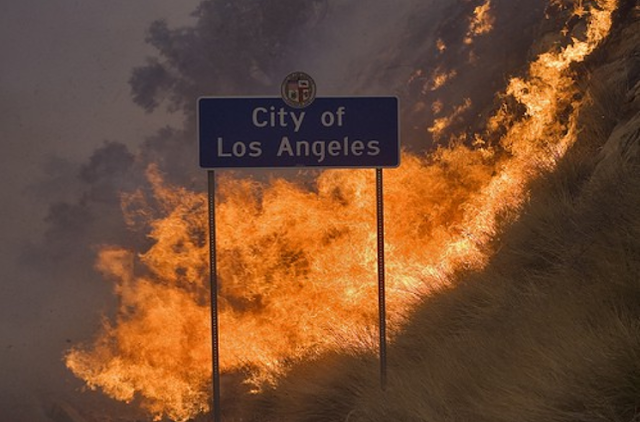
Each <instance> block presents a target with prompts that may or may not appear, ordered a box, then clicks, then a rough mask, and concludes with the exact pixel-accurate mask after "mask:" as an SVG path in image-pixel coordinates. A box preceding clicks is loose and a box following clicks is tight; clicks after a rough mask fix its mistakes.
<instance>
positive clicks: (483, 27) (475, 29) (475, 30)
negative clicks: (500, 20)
mask: <svg viewBox="0 0 640 422" xmlns="http://www.w3.org/2000/svg"><path fill="white" fill-rule="evenodd" d="M494 23H495V17H494V16H493V15H492V14H491V0H486V1H485V2H484V3H483V4H482V5H480V6H478V7H476V8H475V9H473V16H472V17H471V19H470V20H469V30H468V31H467V36H466V37H465V39H464V43H465V44H471V43H473V39H474V38H476V37H478V36H480V35H483V34H487V33H489V32H491V30H493V24H494Z"/></svg>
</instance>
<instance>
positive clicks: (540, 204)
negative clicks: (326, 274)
mask: <svg viewBox="0 0 640 422" xmlns="http://www.w3.org/2000/svg"><path fill="white" fill-rule="evenodd" d="M631 3H633V2H630V4H631ZM632 7H635V6H632ZM625 19H626V20H625V22H624V24H622V23H619V25H618V28H619V29H618V31H617V32H616V33H615V34H614V35H613V36H612V38H611V39H610V40H609V41H608V43H607V45H606V46H604V48H602V49H601V51H600V52H599V53H598V54H597V56H596V57H595V58H594V59H593V60H592V62H591V63H590V64H587V65H585V67H584V70H585V71H587V72H588V73H590V75H591V76H590V78H588V82H585V87H586V89H587V90H588V91H589V92H590V93H591V95H592V96H593V97H594V103H593V105H592V106H591V107H590V108H589V109H587V110H585V111H584V112H583V115H582V117H581V124H582V126H583V130H582V132H581V135H580V139H579V142H578V143H577V145H576V147H574V148H573V150H571V151H570V153H569V154H568V155H567V157H566V158H565V159H564V160H563V162H562V163H561V165H560V166H559V168H558V170H557V171H556V172H555V173H554V174H552V175H549V176H548V177H546V178H544V179H543V180H540V181H538V182H537V185H536V186H534V187H533V194H532V198H531V201H530V203H529V204H528V206H527V208H526V209H525V212H524V214H523V216H522V217H521V219H520V220H519V221H518V222H517V223H516V224H515V225H514V226H513V227H512V228H511V229H510V230H509V231H508V233H506V235H505V236H503V237H502V239H501V240H500V245H497V247H498V249H499V252H498V253H497V254H496V255H495V257H494V259H493V260H492V262H491V264H490V265H489V267H488V268H487V269H486V270H485V271H483V272H482V273H480V274H467V275H464V276H462V277H461V278H460V281H459V283H457V284H456V285H455V287H452V288H450V289H447V290H444V291H441V292H439V293H437V294H435V295H434V296H432V297H430V298H428V299H426V300H425V302H424V303H423V304H422V305H421V306H420V307H419V309H418V310H417V311H416V313H415V315H414V316H413V318H412V322H411V323H410V324H409V325H408V326H407V327H406V329H405V330H404V332H403V333H402V334H401V335H400V336H399V337H398V338H397V339H396V341H395V342H394V344H392V345H391V346H390V350H389V356H390V357H389V358H390V368H389V388H388V390H387V392H386V393H382V392H381V391H380V389H379V387H378V375H377V366H376V363H375V358H374V357H370V356H347V355H333V356H325V357H323V358H322V359H320V360H318V361H317V362H312V363H308V364H305V365H302V366H300V367H299V368H296V369H295V370H294V371H293V373H292V374H291V375H290V376H289V377H288V378H287V379H286V380H284V381H283V382H282V384H281V385H280V386H279V388H278V389H277V390H274V391H273V392H271V393H269V394H266V395H265V396H264V397H263V398H262V399H261V401H260V402H259V403H257V404H256V406H257V410H256V408H253V409H252V410H251V413H252V414H253V416H254V417H255V418H256V419H255V420H259V421H262V422H264V421H267V420H273V421H279V422H286V421H292V422H293V421H296V422H303V421H304V422H332V421H350V422H356V421H371V422H378V421H380V422H382V421H385V422H389V421H403V422H404V421H406V422H413V421H416V422H417V421H434V422H435V421H467V422H470V421H473V422H483V421H492V422H497V421H505V422H506V421H509V422H512V421H519V422H524V421H531V422H533V421H535V422H538V421H540V422H542V421H544V422H552V421H615V422H617V421H620V422H622V421H633V420H640V152H639V150H640V85H639V83H638V79H639V74H640V63H639V57H640V22H639V20H638V11H637V9H635V10H630V11H628V13H627V14H626V18H625ZM622 28H624V29H622ZM255 412H257V413H255ZM256 415H258V416H256ZM248 419H249V418H245V419H244V420H248Z"/></svg>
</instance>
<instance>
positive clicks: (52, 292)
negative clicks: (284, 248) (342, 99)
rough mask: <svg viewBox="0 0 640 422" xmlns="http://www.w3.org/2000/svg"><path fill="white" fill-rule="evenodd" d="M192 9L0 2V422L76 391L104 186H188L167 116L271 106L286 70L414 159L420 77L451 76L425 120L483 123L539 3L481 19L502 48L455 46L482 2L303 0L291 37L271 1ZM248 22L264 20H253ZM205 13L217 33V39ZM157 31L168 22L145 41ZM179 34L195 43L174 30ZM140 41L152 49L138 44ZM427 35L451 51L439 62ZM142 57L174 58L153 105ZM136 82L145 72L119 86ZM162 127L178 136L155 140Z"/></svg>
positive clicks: (167, 4)
mask: <svg viewBox="0 0 640 422" xmlns="http://www.w3.org/2000/svg"><path fill="white" fill-rule="evenodd" d="M200 2H201V1H200V0H186V1H180V2H177V1H172V0H153V1H152V0H148V1H121V0H109V1H106V0H83V1H71V0H55V1H43V0H23V1H19V2H18V1H9V0H0V139H2V146H3V150H2V155H1V157H2V158H1V160H2V167H1V168H2V176H3V182H4V183H2V184H1V185H0V186H1V189H2V198H3V201H2V217H3V218H2V223H1V224H2V225H1V227H2V238H1V239H0V263H1V264H2V268H3V279H2V280H1V282H0V415H2V416H3V417H5V418H6V417H10V420H12V421H13V422H22V421H25V422H26V421H30V422H41V421H48V420H49V419H48V418H47V416H46V415H45V414H44V412H43V411H42V407H43V406H42V405H41V403H43V404H45V405H46V403H47V397H50V396H54V397H58V396H59V395H60V394H61V393H62V394H63V395H64V394H65V393H67V392H68V391H74V390H75V389H77V388H79V387H80V386H81V385H82V384H81V382H80V381H78V380H76V379H75V378H74V377H73V376H72V375H71V374H70V373H69V372H68V371H67V370H66V369H65V368H64V364H63V362H62V357H63V353H64V351H65V350H66V349H68V348H69V347H70V346H71V345H72V344H77V343H78V342H81V341H88V340H90V339H91V336H92V333H93V332H94V331H95V330H96V327H97V325H98V323H99V319H100V315H101V313H102V312H109V309H110V305H111V304H112V303H111V302H110V300H112V298H111V295H110V287H109V286H108V285H107V283H105V282H103V281H102V280H101V279H100V277H99V276H98V275H97V274H96V272H95V271H94V270H93V269H92V266H93V261H94V259H95V254H96V249H95V247H96V246H97V245H99V244H108V243H110V242H116V243H118V244H120V243H122V242H125V241H127V236H129V234H128V233H127V232H126V231H124V230H123V228H122V226H123V224H122V217H121V216H120V210H119V203H118V198H117V191H118V189H123V188H124V189H126V188H134V187H135V186H136V184H137V183H138V182H139V181H140V182H141V183H142V181H143V179H144V176H143V172H140V168H144V165H145V163H148V162H150V161H157V162H159V164H160V167H161V170H162V171H164V172H168V173H169V178H170V179H171V180H172V181H179V182H185V180H186V181H188V180H190V177H191V176H192V175H197V174H198V169H197V168H195V166H196V160H195V156H196V155H195V154H196V145H195V139H193V140H190V139H184V138H185V133H187V134H188V129H186V130H185V132H181V131H182V127H181V124H182V119H183V115H182V113H181V112H177V113H174V114H168V113H167V112H166V106H167V105H169V106H171V105H173V106H174V107H182V108H183V110H184V111H185V112H186V113H187V114H189V112H190V107H193V105H195V97H197V96H198V95H211V94H225V95H257V94H261V95H262V94H270V95H274V94H277V93H278V90H279V81H280V80H281V78H282V77H284V75H285V74H286V73H287V72H289V71H292V70H305V71H307V72H309V73H311V74H312V76H313V77H314V78H315V79H316V82H317V83H318V90H319V94H320V95H352V94H382V95H389V94H391V95H398V96H400V98H401V102H403V115H404V116H405V117H406V119H405V123H404V136H403V142H404V144H405V146H407V147H409V148H414V149H427V148H430V147H431V146H432V145H431V143H430V142H428V144H425V143H424V142H426V141H425V139H428V137H427V136H426V135H425V134H426V133H427V132H426V125H427V124H428V118H433V113H435V112H432V111H431V110H432V108H431V104H429V103H427V102H428V101H434V100H435V99H436V98H435V97H433V98H431V97H429V95H431V94H430V92H431V91H433V90H434V89H433V86H430V85H429V84H430V83H432V82H430V80H429V79H430V78H431V77H433V76H434V75H435V74H436V73H438V72H445V73H446V72H447V71H449V70H450V69H449V68H446V67H449V66H450V67H451V68H453V67H456V68H457V81H456V82H457V83H456V84H451V85H450V86H448V87H443V88H441V89H440V91H438V95H441V97H440V98H437V99H438V100H440V101H441V107H442V108H443V109H444V112H445V113H449V112H450V111H452V110H454V109H455V107H456V106H459V105H460V104H462V103H463V97H464V98H466V97H468V98H471V100H473V107H467V109H468V110H467V111H466V112H467V113H468V114H472V113H474V114H477V113H481V112H482V110H484V109H486V108H487V107H488V106H489V105H490V102H491V99H492V96H493V94H494V93H495V92H496V91H497V90H499V89H500V85H499V83H500V82H501V81H504V74H503V72H505V71H506V69H509V68H512V67H516V66H517V65H518V63H521V62H522V59H523V57H524V56H525V55H526V53H527V50H528V47H529V45H530V44H529V43H530V38H531V36H532V33H531V31H530V30H529V29H530V27H531V25H532V23H533V22H536V21H537V20H538V19H540V17H541V16H542V11H543V9H544V3H545V2H544V1H543V0H502V1H499V0H496V1H494V2H493V5H494V7H495V8H496V10H498V11H499V12H500V13H502V16H509V18H508V19H498V20H497V21H496V25H495V26H496V28H495V30H494V32H495V38H496V39H501V40H503V41H504V42H501V43H497V44H496V43H494V44H491V43H489V42H487V41H485V40H483V39H481V38H478V39H477V40H475V41H474V42H473V43H469V44H463V43H462V42H461V40H462V38H463V37H464V36H465V33H466V31H467V27H468V16H469V15H470V14H471V12H472V11H473V9H474V7H475V6H477V5H479V4H481V3H482V1H471V0H465V1H457V2H453V1H449V0H433V1H426V2H425V1H423V0H406V1H402V2H390V1H387V0H377V1H367V2H366V7H362V5H363V4H364V3H363V2H360V3H354V2H351V1H347V0H333V1H329V0H313V1H311V0H310V1H306V2H304V5H305V7H304V8H300V10H299V11H297V12H296V13H299V15H297V16H298V17H300V18H304V19H303V20H301V21H300V22H296V21H295V20H293V21H292V20H291V19H290V16H289V14H290V13H292V12H291V10H286V8H285V10H279V9H278V7H279V4H281V3H278V2H277V1H264V2H263V3H262V4H264V6H259V7H258V8H251V7H248V8H247V9H246V10H244V9H242V6H238V7H235V6H231V4H234V5H238V4H240V5H246V4H251V3H252V2H251V1H237V2H235V3H232V2H225V1H216V0H205V1H202V4H203V5H207V8H203V9H202V11H201V19H200V21H197V20H196V19H195V18H194V17H191V13H192V12H193V11H194V10H195V9H196V7H197V6H198V4H200ZM253 4H257V3H256V2H253ZM261 7H264V8H265V10H270V12H269V13H270V14H267V13H264V14H262V13H261V12H256V9H260V8H261ZM302 9H304V10H302ZM216 14H218V15H220V16H218V15H216ZM216 16H217V17H218V18H220V17H221V18H222V20H223V21H224V20H225V19H226V20H228V22H229V25H227V27H226V29H224V30H220V20H216ZM158 19H164V20H166V22H167V25H166V26H163V25H156V26H155V27H154V28H155V29H154V30H153V31H150V25H151V23H152V22H153V21H156V20H158ZM180 27H192V28H195V29H194V31H193V32H185V33H177V32H172V31H173V30H174V29H175V28H180ZM289 27H293V30H291V31H289V29H288V28H289ZM256 28H257V29H256ZM245 29H246V30H252V31H253V30H255V32H251V33H249V35H247V34H246V33H243V31H244V30H245ZM150 32H153V36H154V42H155V44H154V46H150V45H148V44H146V43H145V37H146V36H147V35H148V34H150ZM505 34H509V36H508V37H507V36H506V35H505ZM287 37H289V38H287ZM439 38H440V41H441V42H442V43H445V42H446V43H448V42H449V41H450V40H452V41H451V42H452V45H453V42H454V41H455V40H457V43H458V44H457V46H456V47H455V48H449V49H448V50H447V51H446V52H445V53H443V52H442V51H441V52H439V51H438V48H437V40H438V39H439ZM216 40H218V41H220V42H219V44H216V43H215V42H214V41H216ZM154 47H155V48H154ZM158 50H161V51H164V52H165V53H177V57H179V59H177V60H176V61H175V62H174V63H173V65H177V67H176V66H173V67H171V63H170V64H169V65H166V66H165V68H164V70H167V69H168V70H169V71H170V72H174V73H177V75H178V77H177V79H175V80H173V82H176V81H177V82H178V83H177V84H174V85H172V88H171V89H169V90H167V92H163V91H162V87H163V84H164V83H165V82H166V80H165V79H163V78H166V77H167V74H170V75H171V73H170V72H168V73H167V72H165V73H163V71H164V70H163V71H158V70H159V68H158V67H157V66H156V67H154V62H149V61H146V58H147V57H150V56H158ZM172 57H173V56H172ZM185 58H186V59H185ZM163 59H167V58H166V57H164V58H163ZM183 59H184V60H187V61H186V63H183V62H181V60H183ZM170 60H171V59H169V61H170ZM216 60H217V61H216ZM483 60H484V62H483ZM161 63H162V62H161ZM156 64H157V63H156ZM439 65H442V66H445V68H442V69H440V68H439V67H438V66H439ZM141 66H143V68H141ZM144 66H146V67H144ZM180 66H182V67H180ZM134 68H138V69H146V71H144V70H143V71H139V72H138V73H135V74H132V70H133V69H134ZM191 70H193V72H191V73H190V71H191ZM132 75H134V76H137V78H135V77H134V79H133V82H134V83H133V85H134V94H136V95H135V100H136V102H137V103H138V104H134V101H133V99H132V95H131V87H130V85H129V80H130V79H131V78H132ZM449 75H452V74H451V73H449ZM465 75H467V76H469V75H473V77H465ZM173 76H175V74H173V75H172V77H173ZM452 77H453V76H452ZM495 81H498V83H497V84H495ZM176 86H177V88H176ZM156 102H160V103H161V104H160V106H159V107H155V105H156V104H155V103H156ZM163 102H164V103H163ZM140 105H142V106H143V107H140ZM145 107H146V108H147V110H153V113H147V112H145V110H144V108H145ZM415 122H422V125H421V126H420V125H418V124H415V125H414V123H415ZM165 124H170V125H172V126H173V127H174V128H176V131H174V132H171V131H159V130H160V128H162V127H163V126H164V125H165ZM462 130H463V131H464V130H465V128H464V127H463V128H462ZM416 134H422V135H420V137H416V136H415V135H416ZM187 138H188V136H187ZM421 142H423V143H422V144H421ZM136 166H139V167H138V168H136ZM171 172H173V173H171ZM187 173H190V174H188V175H186V176H185V174H187ZM202 180H204V176H203V177H202ZM203 184H204V182H202V183H201V184H197V186H195V188H198V186H200V187H201V186H203ZM190 187H191V188H194V186H190ZM139 237H140V236H139V234H134V235H131V239H130V242H129V243H130V244H136V242H139ZM142 237H144V236H142ZM45 407H46V406H45ZM7 415H8V416H7ZM3 420H4V419H3Z"/></svg>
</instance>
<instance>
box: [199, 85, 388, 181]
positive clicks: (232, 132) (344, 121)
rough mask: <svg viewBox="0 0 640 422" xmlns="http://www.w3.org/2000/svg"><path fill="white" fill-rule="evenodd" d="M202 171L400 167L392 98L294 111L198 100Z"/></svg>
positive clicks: (319, 101) (279, 104) (330, 101)
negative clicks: (217, 169)
mask: <svg viewBox="0 0 640 422" xmlns="http://www.w3.org/2000/svg"><path fill="white" fill-rule="evenodd" d="M198 131H199V133H198V137H199V142H200V167H203V168H210V169H214V168H286V167H334V168H349V167H367V168H374V167H397V166H398V165H399V164H400V142H399V133H398V131H399V126H398V99H397V98H396V97H344V98H343V97H331V98H316V99H315V101H314V102H313V103H312V104H311V105H309V106H307V107H305V108H293V107H290V106H288V105H286V104H285V102H284V101H283V100H282V98H278V97H265V98H242V97H235V98H233V97H232V98H219V97H203V98H200V99H199V100H198Z"/></svg>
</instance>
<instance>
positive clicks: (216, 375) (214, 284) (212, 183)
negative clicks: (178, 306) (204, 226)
mask: <svg viewBox="0 0 640 422" xmlns="http://www.w3.org/2000/svg"><path fill="white" fill-rule="evenodd" d="M207 175H208V182H209V280H210V282H211V283H210V284H211V292H210V294H211V358H212V374H213V408H212V410H211V414H212V415H213V422H222V419H221V416H220V351H219V342H218V275H217V268H216V267H217V263H216V175H215V172H214V171H213V170H209V171H208V172H207Z"/></svg>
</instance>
